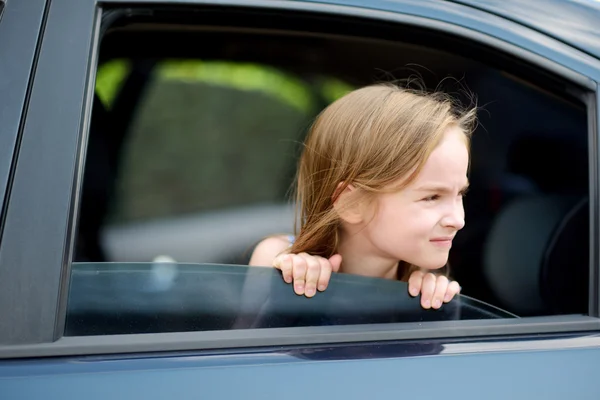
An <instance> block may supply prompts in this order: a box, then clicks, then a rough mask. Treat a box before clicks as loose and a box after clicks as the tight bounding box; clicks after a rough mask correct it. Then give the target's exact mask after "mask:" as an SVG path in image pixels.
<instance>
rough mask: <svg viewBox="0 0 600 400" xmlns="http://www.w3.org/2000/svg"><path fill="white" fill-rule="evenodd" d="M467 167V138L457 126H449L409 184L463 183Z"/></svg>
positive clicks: (465, 178)
mask: <svg viewBox="0 0 600 400" xmlns="http://www.w3.org/2000/svg"><path fill="white" fill-rule="evenodd" d="M468 167H469V151H468V149H467V139H466V137H465V134H464V133H463V131H462V130H461V129H460V128H458V127H452V128H449V129H448V130H447V131H446V132H445V133H444V136H443V137H442V140H441V141H440V143H439V144H438V146H437V147H436V148H435V149H434V150H433V151H432V152H431V155H430V156H429V158H428V159H427V161H426V162H425V164H424V165H423V169H421V171H420V172H419V174H418V175H417V176H416V177H415V180H414V181H413V182H412V183H411V184H410V185H409V186H420V185H423V184H426V183H443V184H445V185H465V184H466V183H467V169H468Z"/></svg>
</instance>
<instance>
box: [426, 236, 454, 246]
mask: <svg viewBox="0 0 600 400" xmlns="http://www.w3.org/2000/svg"><path fill="white" fill-rule="evenodd" d="M452 239H453V238H452V237H439V238H434V239H431V240H430V242H431V243H432V244H433V245H434V246H438V247H443V248H449V247H452Z"/></svg>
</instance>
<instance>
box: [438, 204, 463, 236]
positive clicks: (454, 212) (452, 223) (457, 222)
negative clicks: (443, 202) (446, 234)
mask: <svg viewBox="0 0 600 400" xmlns="http://www.w3.org/2000/svg"><path fill="white" fill-rule="evenodd" d="M441 222H442V225H443V226H444V227H445V228H452V229H455V230H457V231H459V230H461V229H462V228H464V226H465V209H464V207H463V202H462V199H461V200H460V201H457V202H455V203H454V204H453V205H452V206H451V207H449V209H448V212H447V213H446V215H445V216H444V218H442V221H441Z"/></svg>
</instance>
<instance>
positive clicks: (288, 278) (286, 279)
mask: <svg viewBox="0 0 600 400" xmlns="http://www.w3.org/2000/svg"><path fill="white" fill-rule="evenodd" d="M283 280H284V281H285V283H292V278H290V277H289V276H285V277H284V278H283Z"/></svg>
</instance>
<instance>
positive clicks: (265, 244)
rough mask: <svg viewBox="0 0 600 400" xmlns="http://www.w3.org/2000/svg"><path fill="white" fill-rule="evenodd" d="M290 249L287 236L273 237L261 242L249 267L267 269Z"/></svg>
mask: <svg viewBox="0 0 600 400" xmlns="http://www.w3.org/2000/svg"><path fill="white" fill-rule="evenodd" d="M289 247H290V242H289V241H288V237H287V236H283V235H282V236H271V237H268V238H266V239H264V240H263V241H262V242H260V243H259V244H258V245H257V246H256V247H255V248H254V251H253V252H252V257H250V262H249V263H248V265H253V266H261V267H267V266H269V267H270V266H272V265H273V260H274V259H275V257H277V256H278V255H279V254H281V253H282V252H283V251H285V250H286V249H288V248H289Z"/></svg>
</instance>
